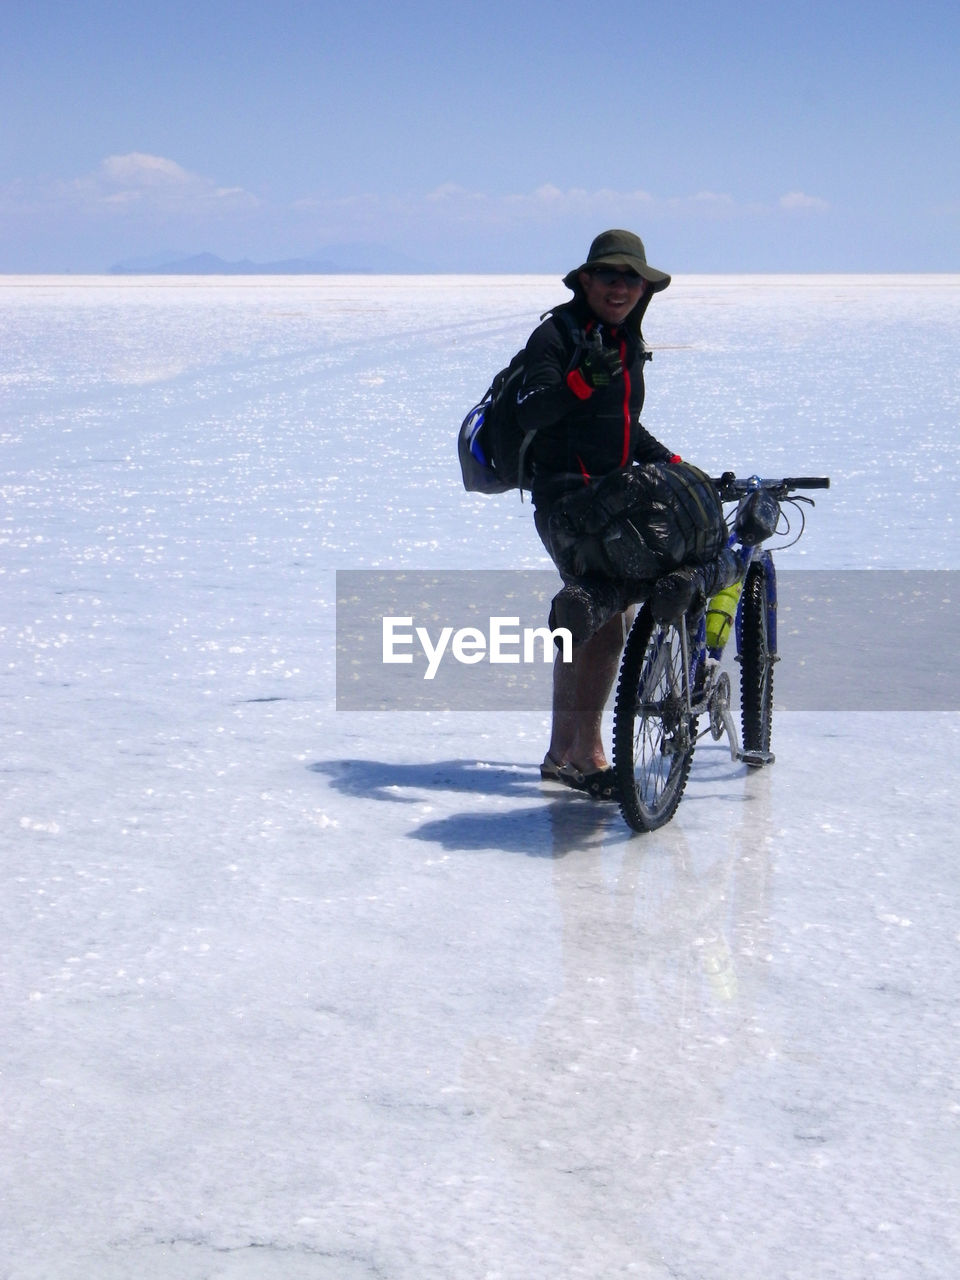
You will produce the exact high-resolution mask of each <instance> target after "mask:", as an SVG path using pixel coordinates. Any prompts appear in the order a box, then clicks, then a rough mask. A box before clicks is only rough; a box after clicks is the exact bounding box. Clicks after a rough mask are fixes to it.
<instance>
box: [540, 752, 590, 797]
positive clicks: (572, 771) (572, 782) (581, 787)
mask: <svg viewBox="0 0 960 1280" xmlns="http://www.w3.org/2000/svg"><path fill="white" fill-rule="evenodd" d="M540 778H541V780H542V781H543V782H559V783H560V784H561V786H564V787H570V788H571V790H573V791H586V789H587V784H586V779H585V778H584V776H583V774H582V773H581V772H580V770H579V769H577V768H576V767H575V766H574V765H572V764H560V763H559V762H558V761H557V760H554V758H553V756H552V755H551V754H550V752H549V751H548V752H547V754H546V755H545V756H544V757H543V764H541V766H540Z"/></svg>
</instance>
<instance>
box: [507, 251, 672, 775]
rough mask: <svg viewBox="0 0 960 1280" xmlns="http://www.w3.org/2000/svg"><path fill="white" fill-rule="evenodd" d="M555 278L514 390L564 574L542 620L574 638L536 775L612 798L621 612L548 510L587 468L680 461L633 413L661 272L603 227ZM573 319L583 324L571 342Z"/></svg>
mask: <svg viewBox="0 0 960 1280" xmlns="http://www.w3.org/2000/svg"><path fill="white" fill-rule="evenodd" d="M563 282H564V284H565V285H566V286H567V287H568V288H569V289H572V290H573V293H574V297H573V299H572V301H570V302H568V303H565V304H564V305H563V306H562V307H558V308H556V310H555V311H553V312H552V313H551V314H550V317H549V318H548V319H547V320H545V321H544V323H543V324H541V325H540V327H539V328H538V329H536V330H535V331H534V333H533V334H532V335H531V336H530V339H529V341H528V343H527V347H526V360H525V374H524V380H523V383H522V386H521V389H520V391H519V394H518V400H517V414H518V419H519V423H520V426H521V427H522V428H523V430H524V431H527V430H529V429H530V428H536V435H535V436H534V437H533V440H532V443H531V445H530V448H529V454H528V463H527V465H528V466H529V468H530V472H531V474H532V485H531V489H532V494H533V501H534V505H535V508H536V510H535V519H536V524H537V531H538V532H539V534H540V537H541V538H542V540H543V542H544V545H545V546H546V548H547V550H548V552H549V553H550V555H551V558H552V559H553V560H554V562H555V563H556V564H557V566H558V568H559V569H560V572H561V576H562V577H563V578H564V582H565V586H564V588H563V590H561V592H560V593H559V594H558V595H557V597H556V599H555V600H554V607H553V611H552V615H551V617H552V624H553V625H555V626H564V625H566V626H569V627H570V630H571V631H572V633H573V636H574V639H575V640H577V639H578V638H579V639H580V640H581V642H580V643H578V644H576V645H575V647H574V652H573V661H572V662H570V663H564V662H561V661H560V660H559V658H558V660H557V662H556V664H555V666H554V689H553V725H552V730H551V736H550V746H549V750H548V751H547V754H546V756H545V757H544V761H543V764H542V766H541V776H542V777H543V778H544V779H547V780H552V781H557V782H561V783H563V784H564V785H566V786H571V787H573V788H575V789H577V790H581V791H585V792H587V793H589V794H590V795H592V796H594V797H595V798H597V799H609V800H615V799H617V794H616V784H615V781H614V776H613V770H612V769H611V768H610V767H609V765H608V763H607V759H606V755H605V752H604V749H603V742H602V739H601V732H600V731H601V721H602V717H603V709H604V707H605V705H606V702H607V699H608V697H609V696H610V691H611V689H612V687H613V682H614V680H615V678H616V673H617V668H618V665H619V660H620V654H621V651H622V649H623V642H624V636H625V633H626V625H627V619H626V617H625V614H624V611H623V605H622V602H621V599H620V597H619V594H618V592H617V591H616V588H615V587H614V586H613V584H606V589H605V588H604V584H602V583H594V584H592V589H591V590H584V586H583V583H582V581H579V580H577V579H576V578H575V577H574V576H573V575H571V574H570V573H569V571H567V570H565V569H564V567H563V564H562V563H561V562H562V559H563V557H562V554H561V553H560V551H559V549H558V547H557V545H556V541H555V539H554V537H553V536H552V534H551V529H550V514H551V511H552V510H554V509H555V507H556V504H557V502H558V501H559V500H560V499H562V498H563V497H564V496H565V495H567V494H569V493H571V492H573V491H575V490H577V489H579V488H582V486H583V485H584V484H586V483H588V482H589V481H590V479H591V478H593V477H596V476H602V475H605V474H607V473H608V472H611V471H615V470H617V469H618V468H620V467H625V466H628V465H630V464H631V463H634V462H636V463H646V462H665V461H671V460H672V461H679V458H677V457H676V455H675V454H673V452H672V450H670V449H668V448H666V446H664V445H662V444H660V442H659V441H657V440H655V439H654V437H653V436H652V435H650V433H649V432H648V431H646V429H645V428H644V427H643V426H642V425H641V423H640V412H641V409H642V408H643V399H644V383H643V367H644V363H645V362H646V360H648V359H649V354H648V353H647V351H646V349H645V347H644V343H643V335H642V332H641V323H642V320H643V316H644V314H645V312H646V309H647V306H648V305H649V303H650V300H651V298H652V297H653V295H654V294H655V293H658V292H660V291H661V290H662V289H665V288H666V287H667V286H668V285H669V283H670V276H669V275H667V274H666V272H663V271H658V270H656V269H655V268H654V267H651V266H649V265H648V263H647V258H646V252H645V250H644V247H643V242H642V240H640V238H639V237H638V236H636V235H634V234H633V233H632V232H630V231H605V232H603V233H602V234H601V235H599V236H597V238H596V239H595V240H594V242H593V244H592V245H591V246H590V252H589V253H588V255H587V259H586V262H584V263H583V265H582V266H580V267H577V268H576V269H575V270H574V271H571V272H569V273H568V274H567V275H566V276H565V277H564V281H563ZM563 312H566V313H567V314H566V315H562V314H561V313H563ZM571 318H572V319H573V321H574V322H575V324H573V325H571V323H570V320H571ZM571 329H576V330H577V331H579V332H580V333H582V334H583V335H584V342H583V343H582V344H581V345H580V346H579V347H575V345H574V343H573V342H572V339H571V337H570V331H571ZM571 361H573V367H571Z"/></svg>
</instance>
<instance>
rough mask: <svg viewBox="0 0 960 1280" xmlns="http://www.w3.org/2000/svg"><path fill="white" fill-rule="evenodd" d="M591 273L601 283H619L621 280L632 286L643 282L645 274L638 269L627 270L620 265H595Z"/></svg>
mask: <svg viewBox="0 0 960 1280" xmlns="http://www.w3.org/2000/svg"><path fill="white" fill-rule="evenodd" d="M590 274H591V275H592V276H593V278H594V280H599V281H600V283H601V284H618V283H619V282H620V281H621V280H622V281H623V282H624V283H625V284H628V285H630V286H631V288H635V287H636V286H637V285H638V284H643V276H641V275H638V274H637V272H636V271H626V270H623V269H622V268H619V267H593V268H592V269H591V271H590Z"/></svg>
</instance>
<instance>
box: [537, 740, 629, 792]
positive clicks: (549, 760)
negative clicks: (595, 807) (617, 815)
mask: <svg viewBox="0 0 960 1280" xmlns="http://www.w3.org/2000/svg"><path fill="white" fill-rule="evenodd" d="M540 777H541V778H542V779H543V781H544V782H559V783H561V784H562V785H563V786H565V787H570V788H571V789H572V790H573V791H584V792H586V794H587V795H588V796H590V797H591V799H593V800H610V801H612V802H613V803H614V804H619V803H620V788H619V787H618V786H617V777H616V774H615V773H614V771H613V770H612V769H611V768H609V767H608V768H606V769H595V770H594V772H593V773H581V771H580V770H579V769H578V768H577V767H576V765H573V764H558V763H557V761H556V760H554V758H553V756H552V755H551V754H550V752H549V751H548V752H547V754H546V755H545V756H544V757H543V764H541V766H540Z"/></svg>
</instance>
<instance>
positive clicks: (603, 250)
mask: <svg viewBox="0 0 960 1280" xmlns="http://www.w3.org/2000/svg"><path fill="white" fill-rule="evenodd" d="M601 266H603V267H627V268H628V269H629V270H631V271H636V272H637V274H638V275H640V276H643V278H644V280H646V281H647V283H648V284H649V285H650V291H651V292H652V293H658V292H659V291H660V290H661V289H665V288H666V287H667V285H668V284H669V283H670V277H669V276H668V275H667V273H666V272H665V271H658V270H657V269H656V267H651V266H648V265H647V254H646V250H645V249H644V247H643V241H642V240H641V239H640V237H639V236H635V235H634V234H633V232H632V231H602V232H601V233H600V235H598V236H597V238H596V240H594V242H593V244H592V245H591V246H590V252H589V253H588V254H587V260H586V262H584V263H583V265H582V266H579V267H577V268H576V269H575V270H573V271H569V272H568V273H567V274H566V275H565V276H564V277H563V283H564V284H565V285H566V286H567V288H568V289H573V290H576V288H577V276H578V275H579V274H580V272H581V271H589V270H590V268H591V267H601Z"/></svg>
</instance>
